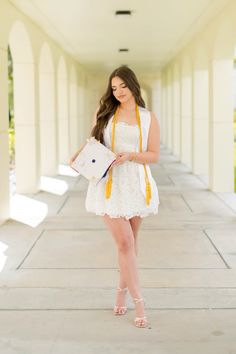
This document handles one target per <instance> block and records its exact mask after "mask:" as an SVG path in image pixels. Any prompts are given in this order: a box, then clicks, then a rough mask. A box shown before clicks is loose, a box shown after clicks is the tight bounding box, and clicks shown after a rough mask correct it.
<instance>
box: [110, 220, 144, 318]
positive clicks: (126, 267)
mask: <svg viewBox="0 0 236 354" xmlns="http://www.w3.org/2000/svg"><path fill="white" fill-rule="evenodd" d="M103 219H104V222H105V223H106V225H107V227H108V229H109V230H110V231H111V233H112V236H113V238H114V240H115V242H116V245H117V247H118V255H119V257H118V259H119V265H120V270H121V273H122V274H124V275H125V280H126V282H127V286H128V289H129V292H130V294H131V296H132V297H133V298H140V297H141V291H140V285H139V278H138V269H137V263H136V253H135V246H134V235H133V231H132V227H131V224H130V222H129V220H126V219H125V218H110V217H109V216H108V215H104V216H103ZM136 311H137V316H138V317H141V316H143V315H144V305H143V303H142V302H140V303H138V304H136ZM141 324H142V323H141Z"/></svg>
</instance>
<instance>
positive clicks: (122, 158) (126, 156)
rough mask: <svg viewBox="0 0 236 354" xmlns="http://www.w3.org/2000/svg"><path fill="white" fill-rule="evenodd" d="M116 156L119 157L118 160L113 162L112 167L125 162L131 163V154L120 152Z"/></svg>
mask: <svg viewBox="0 0 236 354" xmlns="http://www.w3.org/2000/svg"><path fill="white" fill-rule="evenodd" d="M116 155H117V158H116V160H115V162H113V164H112V167H113V166H117V165H121V164H122V163H124V162H125V161H129V159H130V153H129V152H118V153H117V154H116Z"/></svg>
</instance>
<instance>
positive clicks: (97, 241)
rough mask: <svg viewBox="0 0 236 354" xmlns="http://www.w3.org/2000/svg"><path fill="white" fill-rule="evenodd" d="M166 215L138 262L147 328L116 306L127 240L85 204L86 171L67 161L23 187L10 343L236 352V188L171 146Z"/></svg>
mask: <svg viewBox="0 0 236 354" xmlns="http://www.w3.org/2000/svg"><path fill="white" fill-rule="evenodd" d="M152 171H153V176H154V178H155V180H156V182H157V185H158V188H159V195H160V202H161V204H160V209H159V214H158V215H154V216H149V217H148V218H145V219H144V220H143V223H142V226H141V230H140V233H139V254H138V266H139V274H140V282H141V284H142V293H143V296H144V298H145V300H146V313H147V316H148V319H149V322H150V324H149V327H148V328H145V329H139V328H136V327H135V326H134V324H133V318H134V317H135V312H134V305H133V302H132V299H131V297H130V295H128V298H127V305H128V312H127V314H126V315H125V316H120V317H118V316H113V314H112V308H113V305H114V300H115V295H116V286H117V282H118V278H119V272H118V263H117V251H116V248H115V244H114V241H113V239H112V236H111V235H110V234H109V232H108V231H107V230H106V228H105V224H104V223H103V220H102V219H101V217H99V216H94V215H93V214H90V213H87V212H86V210H85V205H84V203H85V196H86V187H87V181H86V180H85V179H83V178H79V177H77V176H76V174H74V173H73V172H72V171H71V170H70V168H68V167H66V166H64V167H63V166H62V167H61V169H60V175H58V176H55V178H53V177H50V178H49V177H43V178H42V181H41V188H42V191H41V192H40V193H37V194H35V195H14V198H12V218H13V219H14V220H13V219H12V220H10V221H8V222H7V223H6V224H4V225H3V226H1V227H0V269H1V273H0V285H1V288H0V333H1V336H0V338H1V341H0V353H1V354H13V353H14V354H15V353H20V354H39V353H40V354H48V353H53V354H62V353H63V354H64V353H66V354H74V353H76V354H78V353H81V354H82V353H83V354H87V353H112V354H115V353H127V354H128V353H129V354H130V353H135V354H139V353H148V354H152V353H153V354H154V353H155V354H157V353H158V354H197V353H198V354H199V353H202V354H236V336H235V333H236V210H235V209H236V208H235V195H230V194H227V193H222V194H215V193H212V192H210V191H209V190H207V188H206V185H205V184H204V177H200V176H195V175H193V174H191V173H190V172H189V170H188V168H186V167H185V166H184V165H182V164H180V163H179V162H178V161H177V159H176V158H175V157H173V156H172V155H170V154H169V153H168V151H167V150H166V149H164V148H162V151H161V158H160V161H159V163H158V165H155V166H152Z"/></svg>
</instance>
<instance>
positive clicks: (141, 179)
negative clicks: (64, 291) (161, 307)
mask: <svg viewBox="0 0 236 354" xmlns="http://www.w3.org/2000/svg"><path fill="white" fill-rule="evenodd" d="M91 136H94V137H95V138H96V139H97V140H99V141H100V142H101V143H103V144H104V145H105V146H107V147H108V148H110V149H111V150H113V151H114V152H115V153H116V160H115V162H114V163H113V164H112V166H111V168H110V169H109V171H108V174H107V176H106V177H105V179H104V180H103V181H102V182H100V183H99V184H98V185H97V186H96V182H94V181H90V182H89V186H88V190H87V196H86V203H85V205H86V210H87V211H88V212H93V213H95V214H96V215H102V217H103V220H104V222H105V224H106V226H107V228H108V229H109V230H110V232H111V234H112V236H113V238H114V240H115V243H116V245H117V249H118V260H119V266H120V280H119V286H118V288H117V290H118V292H117V299H116V305H115V307H114V314H115V315H124V314H125V313H126V311H127V307H126V306H125V295H126V292H127V289H128V290H129V292H130V294H131V296H132V298H133V301H134V304H135V310H136V318H135V319H134V323H135V325H136V326H137V327H140V328H143V327H147V325H148V321H147V317H146V315H145V309H144V303H145V302H144V300H143V298H142V296H141V290H140V284H139V278H138V270H137V253H138V245H137V236H138V230H139V227H140V225H141V220H142V218H143V217H145V216H147V215H149V214H157V212H158V204H159V196H158V190H157V186H156V183H155V181H154V179H153V177H152V175H151V171H150V167H149V166H148V164H151V163H156V162H157V161H158V157H159V149H160V129H159V124H158V120H157V118H156V116H155V114H154V113H152V112H150V111H148V110H147V109H146V108H145V103H144V101H143V99H142V97H141V93H140V85H139V83H138V80H137V78H136V76H135V74H134V72H133V71H132V70H131V69H130V68H128V67H127V66H121V67H119V68H117V69H115V70H114V71H113V72H112V73H111V75H110V78H109V82H108V87H107V91H106V93H105V94H104V95H103V96H102V98H101V99H100V106H99V107H98V109H97V110H96V112H95V115H94V121H93V127H92V131H91ZM140 151H141V152H140ZM76 156H77V155H75V156H74V157H73V158H72V161H73V159H74V158H75V157H76ZM144 166H145V167H144Z"/></svg>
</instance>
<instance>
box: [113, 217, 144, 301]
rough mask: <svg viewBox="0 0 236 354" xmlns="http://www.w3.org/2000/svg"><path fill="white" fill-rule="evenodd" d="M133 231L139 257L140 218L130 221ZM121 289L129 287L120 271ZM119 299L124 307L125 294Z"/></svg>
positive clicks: (121, 294)
mask: <svg viewBox="0 0 236 354" xmlns="http://www.w3.org/2000/svg"><path fill="white" fill-rule="evenodd" d="M129 222H130V225H131V228H132V231H133V236H134V246H135V253H136V257H137V256H138V231H139V228H140V225H141V222H142V218H141V217H140V216H134V217H133V218H131V219H129ZM119 287H120V288H121V289H123V288H126V287H127V283H126V280H125V276H124V274H123V273H122V271H121V270H120V281H119ZM117 295H118V297H119V298H118V299H117V305H118V306H123V304H124V293H118V294H117ZM120 301H121V302H120Z"/></svg>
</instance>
